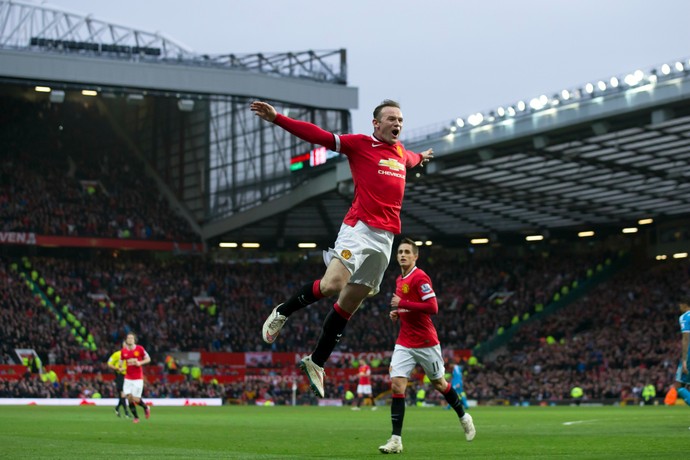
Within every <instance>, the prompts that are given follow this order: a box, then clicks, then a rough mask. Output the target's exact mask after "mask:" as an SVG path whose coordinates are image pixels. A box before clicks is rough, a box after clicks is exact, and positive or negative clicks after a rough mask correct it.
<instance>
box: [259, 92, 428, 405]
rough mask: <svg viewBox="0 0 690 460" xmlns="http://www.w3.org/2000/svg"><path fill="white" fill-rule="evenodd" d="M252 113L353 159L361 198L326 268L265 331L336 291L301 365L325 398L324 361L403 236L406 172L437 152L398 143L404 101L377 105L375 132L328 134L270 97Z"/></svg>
mask: <svg viewBox="0 0 690 460" xmlns="http://www.w3.org/2000/svg"><path fill="white" fill-rule="evenodd" d="M251 110H252V111H253V112H254V113H255V114H256V115H257V116H259V117H260V118H262V119H263V120H266V121H268V122H271V123H275V124H276V125H278V126H280V127H281V128H283V129H285V130H286V131H288V132H290V133H291V134H293V135H295V136H297V137H299V138H300V139H302V140H304V141H306V142H309V143H312V144H318V145H322V146H324V147H326V148H328V149H330V150H333V151H336V152H340V153H342V154H343V155H345V156H346V157H347V159H348V162H349V164H350V170H351V172H352V180H353V181H354V184H355V196H354V199H353V201H352V205H351V207H350V210H349V211H348V212H347V214H346V216H345V218H344V220H343V224H342V225H341V227H340V231H339V233H338V237H337V239H336V242H335V245H334V248H332V249H330V250H329V252H328V253H327V254H326V257H325V259H326V260H327V264H328V268H327V269H326V273H325V274H324V276H323V277H322V278H321V279H320V280H316V281H314V282H312V283H309V284H306V285H304V286H302V288H301V289H300V290H299V291H298V292H297V293H296V294H295V295H294V296H292V297H291V298H290V299H288V300H287V301H286V302H285V303H282V304H280V305H278V306H277V307H276V308H274V309H273V311H272V312H271V314H270V315H269V317H268V318H267V319H266V321H265V322H264V325H263V328H262V336H263V339H264V341H265V342H266V343H273V342H274V341H275V340H276V338H277V336H278V334H279V333H280V330H281V329H282V327H283V325H284V324H285V321H287V318H288V317H289V316H290V315H291V314H292V313H294V312H296V311H297V310H300V309H302V308H305V307H307V306H308V305H310V304H312V303H314V302H316V301H317V300H319V299H322V298H324V297H331V296H334V295H336V294H338V301H337V302H336V303H335V305H334V306H333V309H332V310H331V311H330V312H329V313H328V315H327V316H326V319H325V321H324V324H323V327H322V329H321V335H320V337H319V340H318V342H317V345H316V348H315V350H314V352H313V353H312V354H311V356H307V357H306V358H304V359H302V361H301V363H300V367H301V368H302V370H303V371H304V372H305V373H306V374H307V376H308V377H309V382H310V385H311V388H312V390H313V391H314V392H315V393H316V394H317V395H318V396H320V397H323V396H324V376H325V372H324V370H323V366H324V364H325V363H326V360H328V357H329V356H330V355H331V353H332V351H333V349H334V348H335V345H336V344H337V343H338V340H339V339H340V337H341V335H342V333H343V331H344V330H345V326H346V325H347V322H348V321H349V320H350V318H351V317H352V315H353V314H354V313H355V311H357V309H358V308H359V306H360V304H361V303H362V301H363V300H364V299H366V298H367V296H370V295H375V294H376V293H377V292H378V291H379V286H380V284H381V280H382V278H383V274H384V272H385V271H386V268H387V267H388V263H389V261H390V254H391V249H392V247H393V237H394V235H396V234H398V233H400V209H401V207H402V202H403V195H404V192H405V179H406V172H407V169H408V168H413V167H415V166H417V165H420V164H422V165H423V164H424V163H426V162H428V161H429V160H430V159H431V158H433V152H432V150H431V149H429V150H426V151H424V152H422V153H414V152H411V151H409V150H407V149H405V147H404V146H403V145H402V144H401V143H400V141H399V136H400V133H401V131H402V126H403V116H402V112H401V110H400V105H399V104H398V103H397V102H395V101H391V100H385V101H383V102H382V103H381V104H380V105H379V106H378V107H376V109H374V119H373V120H372V124H373V127H374V133H373V134H372V135H364V134H343V135H339V134H334V133H330V132H328V131H325V130H323V129H321V128H320V127H318V126H316V125H314V124H312V123H308V122H305V121H299V120H293V119H292V118H288V117H286V116H283V115H281V114H279V113H277V112H276V110H275V108H274V107H273V106H271V105H269V104H267V103H265V102H258V101H257V102H253V103H252V104H251Z"/></svg>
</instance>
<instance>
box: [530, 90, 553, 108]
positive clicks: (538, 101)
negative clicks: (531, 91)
mask: <svg viewBox="0 0 690 460" xmlns="http://www.w3.org/2000/svg"><path fill="white" fill-rule="evenodd" d="M548 102H549V98H548V97H546V96H545V95H543V94H542V95H541V96H539V97H535V98H533V99H532V100H531V101H529V106H530V108H532V109H533V110H541V109H543V108H544V106H545V105H546V104H547V103H548Z"/></svg>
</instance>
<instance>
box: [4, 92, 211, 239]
mask: <svg viewBox="0 0 690 460" xmlns="http://www.w3.org/2000/svg"><path fill="white" fill-rule="evenodd" d="M2 102H3V113H2V114H1V115H0V151H1V152H2V155H1V156H0V231H5V232H33V233H36V234H39V235H46V236H75V237H76V236H81V237H83V236H99V237H106V238H131V239H149V240H171V241H180V242H197V241H199V235H198V234H196V233H195V232H194V231H193V230H192V228H191V226H190V224H189V223H188V222H187V221H186V220H185V219H184V218H182V217H181V216H180V215H178V214H177V213H175V212H174V211H173V210H172V209H171V208H170V206H169V204H168V202H167V201H166V200H164V199H163V197H162V195H160V194H158V193H152V191H154V190H156V185H155V183H154V181H153V180H152V179H151V178H149V177H148V176H146V175H145V174H144V173H143V171H144V170H145V169H144V166H143V164H142V163H141V161H139V160H138V159H136V158H135V156H134V155H132V154H131V153H130V150H129V148H128V147H127V145H126V144H125V142H124V141H122V140H121V139H119V138H118V136H117V135H116V134H115V131H114V129H113V128H112V126H111V125H110V123H109V121H108V119H107V117H106V115H105V114H102V113H100V111H99V109H98V108H97V107H98V106H97V105H95V104H93V105H91V106H82V105H79V106H78V107H76V104H74V103H68V102H65V103H64V104H59V105H55V104H54V105H50V104H48V103H31V102H26V101H23V100H18V99H12V98H2Z"/></svg>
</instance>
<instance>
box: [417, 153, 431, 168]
mask: <svg viewBox="0 0 690 460" xmlns="http://www.w3.org/2000/svg"><path fill="white" fill-rule="evenodd" d="M420 155H421V156H422V160H421V161H420V162H419V164H420V166H424V165H425V164H427V163H428V162H430V161H431V159H432V158H433V157H434V150H433V149H428V150H425V151H423V152H421V153H420Z"/></svg>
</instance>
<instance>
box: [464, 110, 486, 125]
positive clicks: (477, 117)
mask: <svg viewBox="0 0 690 460" xmlns="http://www.w3.org/2000/svg"><path fill="white" fill-rule="evenodd" d="M482 121H484V115H482V114H481V112H477V113H475V114H473V115H470V116H469V117H467V122H468V123H469V124H471V125H472V126H477V125H479V124H481V122H482Z"/></svg>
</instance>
